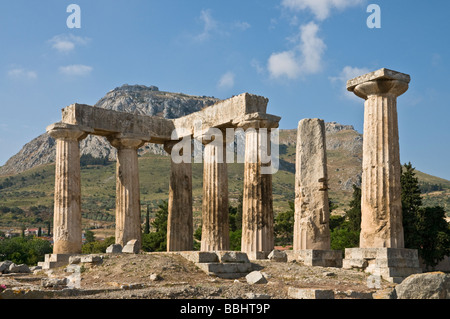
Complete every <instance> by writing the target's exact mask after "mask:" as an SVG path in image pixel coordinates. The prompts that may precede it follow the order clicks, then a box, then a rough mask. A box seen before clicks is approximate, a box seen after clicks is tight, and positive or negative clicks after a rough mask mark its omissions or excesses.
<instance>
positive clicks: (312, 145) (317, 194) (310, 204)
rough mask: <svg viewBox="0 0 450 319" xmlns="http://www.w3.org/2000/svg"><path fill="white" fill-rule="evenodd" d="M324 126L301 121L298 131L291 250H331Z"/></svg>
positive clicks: (312, 121) (313, 120)
mask: <svg viewBox="0 0 450 319" xmlns="http://www.w3.org/2000/svg"><path fill="white" fill-rule="evenodd" d="M329 218H330V209H329V203H328V174H327V154H326V142H325V124H324V121H323V120H320V119H303V120H301V121H300V122H299V125H298V132H297V157H296V173H295V225H294V243H293V244H294V247H293V250H303V249H317V250H328V249H330V227H329Z"/></svg>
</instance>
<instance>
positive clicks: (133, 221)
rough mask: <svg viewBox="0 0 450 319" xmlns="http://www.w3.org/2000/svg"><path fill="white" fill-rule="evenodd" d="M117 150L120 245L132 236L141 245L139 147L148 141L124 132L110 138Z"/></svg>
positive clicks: (117, 201)
mask: <svg viewBox="0 0 450 319" xmlns="http://www.w3.org/2000/svg"><path fill="white" fill-rule="evenodd" d="M108 140H109V141H110V143H111V145H112V146H114V147H115V148H116V149H117V164H116V244H121V245H122V246H125V245H126V244H127V242H128V241H130V240H132V239H136V240H138V242H139V244H141V243H142V242H141V207H140V188H139V165H138V154H137V150H138V149H139V147H141V146H142V145H143V144H144V143H145V142H144V141H142V140H141V139H138V138H135V137H127V136H123V135H117V136H111V137H108Z"/></svg>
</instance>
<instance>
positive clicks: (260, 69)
mask: <svg viewBox="0 0 450 319" xmlns="http://www.w3.org/2000/svg"><path fill="white" fill-rule="evenodd" d="M250 65H251V66H252V67H253V68H254V69H255V70H256V72H257V73H258V74H264V71H265V70H264V67H262V66H261V64H260V63H259V61H258V60H256V59H252V61H251V62H250Z"/></svg>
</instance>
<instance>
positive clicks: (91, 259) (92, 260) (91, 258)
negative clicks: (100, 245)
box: [80, 255, 103, 265]
mask: <svg viewBox="0 0 450 319" xmlns="http://www.w3.org/2000/svg"><path fill="white" fill-rule="evenodd" d="M80 262H81V263H89V264H95V265H97V264H101V263H102V262H103V257H102V256H96V255H86V256H81V260H80Z"/></svg>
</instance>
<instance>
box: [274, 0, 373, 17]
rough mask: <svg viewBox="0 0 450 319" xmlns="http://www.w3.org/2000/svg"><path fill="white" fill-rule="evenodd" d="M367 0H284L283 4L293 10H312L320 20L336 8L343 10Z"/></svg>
mask: <svg viewBox="0 0 450 319" xmlns="http://www.w3.org/2000/svg"><path fill="white" fill-rule="evenodd" d="M363 2H365V0H282V2H281V4H282V6H284V7H286V8H288V9H291V10H293V11H302V10H307V9H308V10H310V11H311V12H312V13H313V14H314V15H315V16H316V18H317V19H318V20H320V21H322V20H325V19H326V18H328V17H329V16H330V14H331V12H332V11H333V10H335V9H337V10H343V9H345V8H348V7H352V6H356V5H359V4H362V3H363Z"/></svg>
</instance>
